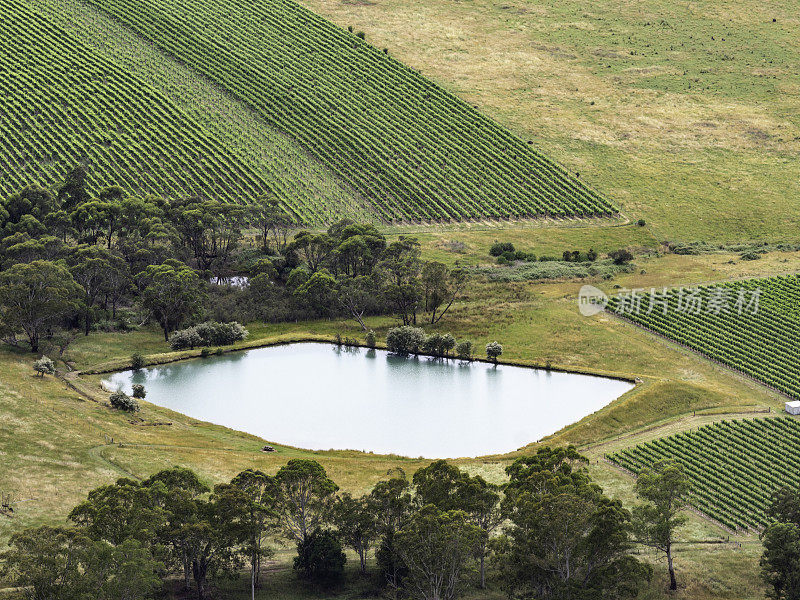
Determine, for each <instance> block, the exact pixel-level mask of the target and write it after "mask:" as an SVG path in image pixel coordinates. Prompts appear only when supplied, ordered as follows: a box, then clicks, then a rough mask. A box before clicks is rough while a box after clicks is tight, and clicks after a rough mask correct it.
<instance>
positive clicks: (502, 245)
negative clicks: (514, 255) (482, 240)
mask: <svg viewBox="0 0 800 600" xmlns="http://www.w3.org/2000/svg"><path fill="white" fill-rule="evenodd" d="M506 252H514V244H512V243H511V242H495V243H494V244H492V246H491V247H490V248H489V254H491V255H492V256H501V255H503V254H505V253H506Z"/></svg>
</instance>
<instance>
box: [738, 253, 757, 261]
mask: <svg viewBox="0 0 800 600" xmlns="http://www.w3.org/2000/svg"><path fill="white" fill-rule="evenodd" d="M739 258H741V259H742V260H758V259H759V258H761V254H759V253H758V252H742V254H741V256H739Z"/></svg>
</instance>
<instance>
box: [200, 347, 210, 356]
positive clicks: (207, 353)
mask: <svg viewBox="0 0 800 600" xmlns="http://www.w3.org/2000/svg"><path fill="white" fill-rule="evenodd" d="M200 356H202V357H203V358H208V357H209V356H211V350H210V349H208V348H203V349H202V350H200Z"/></svg>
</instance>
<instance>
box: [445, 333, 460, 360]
mask: <svg viewBox="0 0 800 600" xmlns="http://www.w3.org/2000/svg"><path fill="white" fill-rule="evenodd" d="M455 347H456V338H454V337H453V335H452V334H450V333H445V334H444V335H443V336H442V348H441V349H442V354H444V355H445V356H449V355H450V353H451V352H452V351H453V348H455Z"/></svg>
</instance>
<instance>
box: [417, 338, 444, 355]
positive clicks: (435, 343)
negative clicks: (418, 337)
mask: <svg viewBox="0 0 800 600" xmlns="http://www.w3.org/2000/svg"><path fill="white" fill-rule="evenodd" d="M441 347H442V336H441V334H439V333H432V334H430V335H429V336H427V337H426V338H425V341H424V342H422V347H421V350H422V352H424V353H425V354H432V355H434V356H438V355H440V354H441V352H440V350H441Z"/></svg>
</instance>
